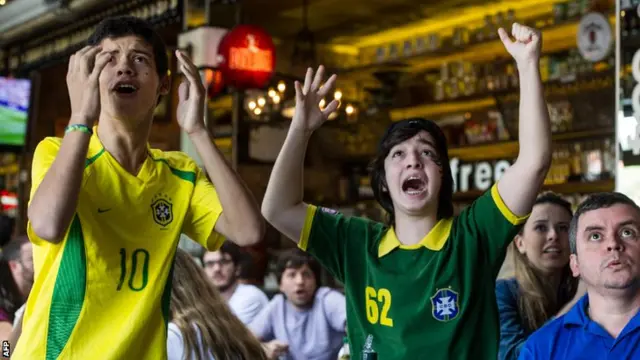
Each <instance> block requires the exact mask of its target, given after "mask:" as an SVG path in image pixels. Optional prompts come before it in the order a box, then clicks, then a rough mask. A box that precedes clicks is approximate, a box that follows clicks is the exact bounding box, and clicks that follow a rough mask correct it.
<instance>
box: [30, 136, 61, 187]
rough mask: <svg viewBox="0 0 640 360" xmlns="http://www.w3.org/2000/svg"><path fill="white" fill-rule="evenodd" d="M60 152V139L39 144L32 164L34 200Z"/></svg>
mask: <svg viewBox="0 0 640 360" xmlns="http://www.w3.org/2000/svg"><path fill="white" fill-rule="evenodd" d="M59 150H60V139H59V138H54V137H48V138H45V139H44V140H42V141H40V143H38V146H36V150H35V152H34V154H33V161H32V162H31V196H30V197H29V199H31V198H33V194H35V192H36V190H37V189H38V186H40V183H41V182H42V180H43V179H44V176H45V175H46V174H47V171H49V168H50V167H51V164H53V161H54V160H55V159H56V156H57V155H58V151H59Z"/></svg>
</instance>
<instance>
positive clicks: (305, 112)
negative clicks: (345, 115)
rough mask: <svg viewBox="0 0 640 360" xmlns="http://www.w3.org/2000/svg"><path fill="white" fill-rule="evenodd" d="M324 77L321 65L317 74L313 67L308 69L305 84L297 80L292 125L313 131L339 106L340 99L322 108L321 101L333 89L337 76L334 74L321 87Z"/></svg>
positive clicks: (306, 130) (305, 130)
mask: <svg viewBox="0 0 640 360" xmlns="http://www.w3.org/2000/svg"><path fill="white" fill-rule="evenodd" d="M323 77H324V66H322V65H320V66H319V67H318V71H316V73H315V76H314V73H313V69H312V68H309V69H307V74H306V76H305V78H304V85H301V84H300V82H298V81H296V82H295V89H296V109H295V113H294V115H293V120H292V122H291V126H293V127H295V128H297V129H299V130H303V131H304V132H313V131H314V130H316V129H317V128H319V127H320V125H322V123H324V122H325V121H326V120H327V119H328V118H329V115H330V114H331V113H332V112H334V111H336V109H337V108H338V104H339V103H338V101H337V100H332V101H331V102H330V103H329V104H328V105H327V106H326V107H325V108H324V109H320V101H321V100H322V99H323V98H324V97H325V96H326V95H327V94H328V93H329V91H331V90H332V89H333V86H334V84H335V82H336V76H335V75H332V76H331V77H330V78H329V80H327V82H326V83H325V84H324V85H322V87H321V86H320V85H321V83H322V79H323Z"/></svg>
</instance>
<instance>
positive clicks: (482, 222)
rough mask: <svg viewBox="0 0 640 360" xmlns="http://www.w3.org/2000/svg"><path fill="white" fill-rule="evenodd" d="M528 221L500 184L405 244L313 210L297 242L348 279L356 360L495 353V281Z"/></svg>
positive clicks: (362, 223)
mask: <svg viewBox="0 0 640 360" xmlns="http://www.w3.org/2000/svg"><path fill="white" fill-rule="evenodd" d="M525 219H526V217H517V216H516V215H514V214H513V213H512V212H511V211H510V210H509V209H508V208H507V206H506V205H505V204H504V202H503V201H502V199H501V198H500V195H499V193H498V190H497V186H496V185H494V186H493V188H492V189H491V190H490V191H488V192H486V193H485V194H484V195H482V196H481V197H480V198H478V199H477V200H476V201H475V202H474V203H473V204H472V205H470V206H469V207H468V208H467V209H465V210H464V211H462V213H461V214H460V215H459V216H456V217H454V218H448V219H442V220H440V221H439V222H438V223H437V224H436V226H435V227H434V228H433V229H432V230H431V231H430V232H429V234H427V236H425V238H424V239H422V241H421V242H420V243H418V244H416V245H410V246H409V245H402V244H401V243H400V242H399V241H398V239H397V237H396V235H395V232H394V229H393V228H389V227H386V226H385V225H383V224H380V223H377V222H373V221H370V220H367V219H363V218H357V217H350V218H348V217H345V216H342V215H341V214H338V213H336V212H335V211H333V210H330V209H325V208H316V207H315V206H309V210H308V212H307V218H306V221H305V225H304V229H303V231H302V235H301V238H300V242H299V247H300V248H301V249H302V250H305V251H307V252H309V253H310V254H311V255H313V256H314V257H315V258H317V259H318V261H319V262H320V263H322V265H324V266H325V268H326V269H327V270H328V271H329V272H331V274H332V275H333V276H335V277H336V278H337V279H339V280H340V281H341V282H343V283H344V284H345V292H346V298H347V330H348V334H349V342H350V349H351V354H352V356H353V358H354V359H362V358H363V354H364V356H365V357H364V358H366V357H367V356H366V353H369V352H375V353H376V354H377V358H378V359H384V360H388V359H430V360H440V359H443V360H444V359H455V360H458V359H496V358H497V355H498V342H499V338H500V328H499V318H498V309H497V305H496V298H495V278H496V276H497V274H498V272H499V270H500V267H501V266H502V262H503V261H504V257H505V253H506V249H507V246H508V244H509V243H510V242H511V240H512V239H513V237H514V236H515V235H516V233H517V231H518V228H519V225H521V224H522V223H523V222H524V221H525Z"/></svg>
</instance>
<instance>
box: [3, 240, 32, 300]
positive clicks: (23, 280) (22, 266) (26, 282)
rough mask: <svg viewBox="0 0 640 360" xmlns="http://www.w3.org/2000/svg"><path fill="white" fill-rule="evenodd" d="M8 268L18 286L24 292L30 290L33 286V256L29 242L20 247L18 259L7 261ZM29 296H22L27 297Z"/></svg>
mask: <svg viewBox="0 0 640 360" xmlns="http://www.w3.org/2000/svg"><path fill="white" fill-rule="evenodd" d="M9 267H10V268H11V273H12V274H13V277H14V278H15V280H16V282H17V283H18V284H20V286H21V287H22V288H24V289H25V290H24V291H27V290H26V289H31V286H32V285H33V254H32V246H31V243H30V242H28V241H27V242H24V243H23V244H22V246H21V247H20V257H19V258H18V259H15V260H9ZM27 295H29V294H24V296H27Z"/></svg>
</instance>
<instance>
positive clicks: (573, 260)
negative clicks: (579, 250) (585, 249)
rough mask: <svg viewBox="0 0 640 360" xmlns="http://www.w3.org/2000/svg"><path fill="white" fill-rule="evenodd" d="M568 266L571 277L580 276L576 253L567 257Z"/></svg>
mask: <svg viewBox="0 0 640 360" xmlns="http://www.w3.org/2000/svg"><path fill="white" fill-rule="evenodd" d="M569 267H571V274H573V277H578V276H580V267H579V266H578V255H576V254H571V256H570V257H569Z"/></svg>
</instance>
